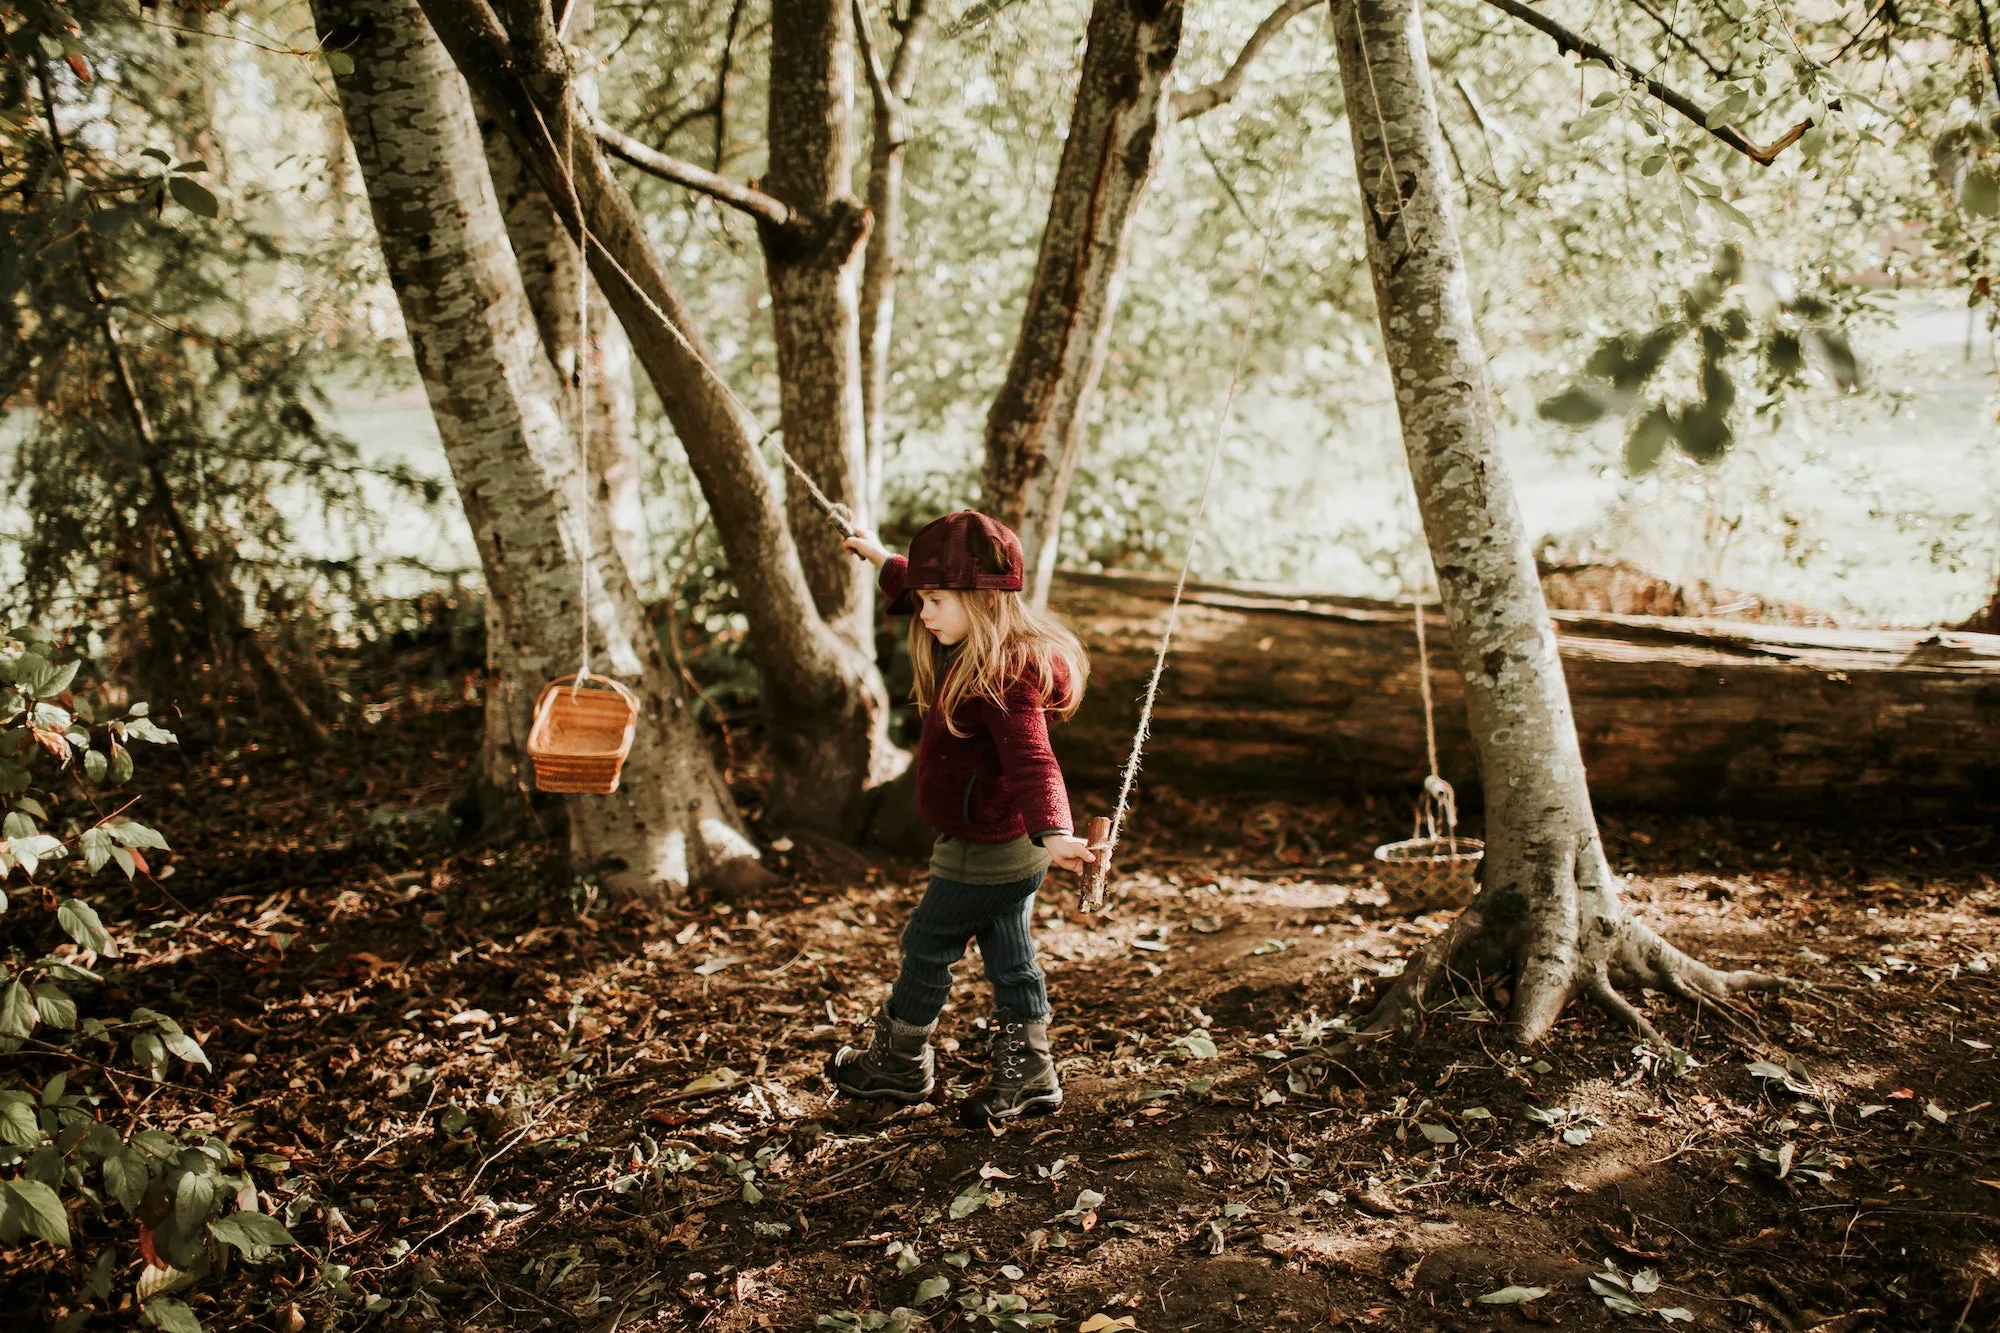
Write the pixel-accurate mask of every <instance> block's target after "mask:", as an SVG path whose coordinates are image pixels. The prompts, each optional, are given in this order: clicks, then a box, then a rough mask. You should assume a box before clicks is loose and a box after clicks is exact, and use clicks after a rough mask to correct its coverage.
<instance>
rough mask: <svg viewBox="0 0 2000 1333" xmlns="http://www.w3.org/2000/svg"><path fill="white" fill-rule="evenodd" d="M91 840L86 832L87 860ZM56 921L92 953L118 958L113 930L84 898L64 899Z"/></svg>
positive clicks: (58, 909) (107, 845) (108, 849)
mask: <svg viewBox="0 0 2000 1333" xmlns="http://www.w3.org/2000/svg"><path fill="white" fill-rule="evenodd" d="M91 832H92V833H94V832H96V830H95V829H92V830H91ZM89 841H90V834H88V833H86V834H85V835H84V842H85V845H86V861H87V860H88V850H87V849H88V844H89ZM105 851H106V853H107V854H109V851H110V843H109V841H108V840H107V841H106V844H105ZM103 864H104V863H103V861H101V860H100V861H99V862H98V863H97V864H96V865H93V866H91V867H90V868H91V869H92V870H96V869H98V868H99V867H100V866H102V865H103ZM56 922H57V923H58V924H59V925H61V926H62V928H63V929H64V930H66V931H68V932H69V937H70V938H71V939H73V940H75V941H76V942H77V943H78V944H80V945H82V946H83V947H84V948H86V949H88V950H90V951H91V952H92V953H99V954H103V955H104V956H105V957H106V958H116V957H117V956H118V946H117V945H116V944H115V943H113V942H112V939H111V932H110V931H108V930H106V929H105V928H104V922H103V921H102V920H100V919H99V918H98V915H97V909H96V908H94V907H92V906H91V905H90V904H89V903H87V902H85V901H83V899H81V898H66V899H64V900H63V905H62V906H61V907H58V908H57V909H56Z"/></svg>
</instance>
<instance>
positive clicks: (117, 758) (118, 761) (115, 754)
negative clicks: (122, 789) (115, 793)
mask: <svg viewBox="0 0 2000 1333" xmlns="http://www.w3.org/2000/svg"><path fill="white" fill-rule="evenodd" d="M131 780H132V752H131V751H130V750H127V749H126V748H125V747H124V746H122V745H120V744H118V742H116V741H113V742H112V743H111V785H112V786H114V787H117V786H122V785H123V784H125V783H127V782H130V781H131Z"/></svg>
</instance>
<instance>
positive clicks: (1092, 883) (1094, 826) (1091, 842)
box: [1083, 815, 1111, 912]
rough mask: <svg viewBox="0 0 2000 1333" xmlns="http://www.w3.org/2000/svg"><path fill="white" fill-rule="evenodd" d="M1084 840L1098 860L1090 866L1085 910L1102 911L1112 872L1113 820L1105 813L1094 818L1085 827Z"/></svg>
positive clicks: (1084, 891)
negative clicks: (1106, 884) (1105, 888)
mask: <svg viewBox="0 0 2000 1333" xmlns="http://www.w3.org/2000/svg"><path fill="white" fill-rule="evenodd" d="M1083 840H1084V842H1085V843H1086V844H1087V845H1088V846H1089V848H1090V854H1091V855H1092V856H1095V857H1096V858H1097V860H1096V861H1095V862H1094V863H1092V865H1091V867H1090V878H1089V880H1088V881H1086V882H1085V884H1084V886H1083V910H1084V911H1086V912H1101V911H1103V910H1104V884H1105V880H1106V879H1108V878H1109V877H1110V874H1111V821H1110V820H1109V819H1107V818H1105V817H1104V816H1103V815H1098V816H1097V817H1096V818H1094V819H1092V820H1091V821H1090V823H1089V825H1088V826H1087V827H1086V828H1085V829H1084V833H1083Z"/></svg>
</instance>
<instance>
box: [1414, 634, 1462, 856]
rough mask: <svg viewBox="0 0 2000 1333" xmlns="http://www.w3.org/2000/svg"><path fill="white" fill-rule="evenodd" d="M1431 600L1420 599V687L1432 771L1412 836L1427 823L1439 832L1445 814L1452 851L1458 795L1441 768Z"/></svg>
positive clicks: (1434, 833)
mask: <svg viewBox="0 0 2000 1333" xmlns="http://www.w3.org/2000/svg"><path fill="white" fill-rule="evenodd" d="M1427 605H1428V603H1425V602H1422V601H1419V602H1418V603H1417V614H1416V620H1417V688H1418V690H1419V691H1420V692H1421V693H1422V695H1423V699H1424V755H1425V758H1426V759H1427V760H1428V761H1429V764H1430V771H1429V773H1428V774H1427V775H1426V776H1425V778H1424V794H1423V798H1422V799H1421V800H1420V801H1418V803H1417V821H1416V825H1415V827H1414V828H1413V829H1412V831H1411V833H1410V836H1411V837H1413V838H1416V837H1422V836H1423V833H1424V824H1425V823H1426V822H1428V823H1429V824H1430V836H1431V837H1433V838H1435V837H1437V836H1438V828H1439V820H1440V818H1442V820H1443V827H1444V830H1445V833H1444V836H1445V838H1446V840H1447V841H1448V842H1449V843H1450V844H1451V851H1452V853H1453V854H1456V853H1457V851H1458V797H1457V795H1456V794H1455V793H1453V791H1452V789H1451V784H1450V783H1449V782H1446V781H1445V780H1444V775H1443V774H1442V773H1439V772H1438V738H1437V719H1436V716H1435V714H1434V710H1433V708H1432V705H1431V654H1430V647H1429V645H1428V644H1427V643H1426V642H1425V641H1424V611H1425V609H1426V607H1427Z"/></svg>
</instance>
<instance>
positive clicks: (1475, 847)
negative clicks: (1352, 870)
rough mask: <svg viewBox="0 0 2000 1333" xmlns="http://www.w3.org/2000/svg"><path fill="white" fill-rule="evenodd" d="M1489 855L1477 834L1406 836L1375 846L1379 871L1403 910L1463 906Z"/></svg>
mask: <svg viewBox="0 0 2000 1333" xmlns="http://www.w3.org/2000/svg"><path fill="white" fill-rule="evenodd" d="M1485 855H1486V847H1485V844H1483V843H1481V842H1480V841H1479V840H1478V839H1477V838H1406V839H1404V840H1403V841H1402V842H1388V843H1384V844H1382V845H1381V846H1380V847H1377V848H1376V849H1375V861H1376V873H1378V874H1380V875H1381V877H1382V887H1383V888H1384V889H1386V890H1388V893H1389V906H1390V907H1391V908H1393V909H1395V910H1396V911H1399V912H1410V913H1418V912H1440V911H1444V910H1446V909H1449V908H1454V907H1463V906H1465V905H1466V904H1467V903H1469V902H1471V901H1472V895H1473V893H1474V891H1475V890H1476V889H1477V888H1478V885H1477V883H1476V882H1475V881H1474V879H1473V872H1474V871H1476V870H1477V869H1478V868H1479V861H1480V858H1481V857H1483V856H1485Z"/></svg>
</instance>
